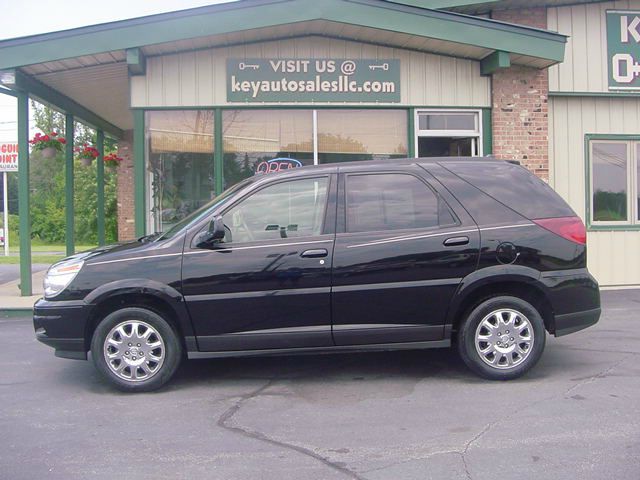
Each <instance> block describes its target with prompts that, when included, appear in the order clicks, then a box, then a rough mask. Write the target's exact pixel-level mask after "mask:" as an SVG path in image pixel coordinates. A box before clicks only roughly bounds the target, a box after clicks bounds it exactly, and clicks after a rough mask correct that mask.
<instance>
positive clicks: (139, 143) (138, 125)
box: [133, 110, 147, 237]
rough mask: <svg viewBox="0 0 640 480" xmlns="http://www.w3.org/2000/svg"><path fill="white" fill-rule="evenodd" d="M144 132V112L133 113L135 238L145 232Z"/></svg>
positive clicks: (135, 111) (136, 111)
mask: <svg viewBox="0 0 640 480" xmlns="http://www.w3.org/2000/svg"><path fill="white" fill-rule="evenodd" d="M144 153H145V132H144V112H143V111H141V110H134V112H133V184H134V212H135V214H134V217H135V232H136V237H142V236H143V235H145V232H146V230H147V215H146V213H147V205H146V203H147V202H146V199H147V196H146V190H147V189H146V181H145V180H146V179H145V159H144Z"/></svg>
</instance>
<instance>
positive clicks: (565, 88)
mask: <svg viewBox="0 0 640 480" xmlns="http://www.w3.org/2000/svg"><path fill="white" fill-rule="evenodd" d="M612 9H620V10H640V0H623V1H617V2H603V3H589V4H581V5H571V6H566V7H556V8H548V9H547V23H548V28H549V30H555V31H557V32H559V33H562V34H564V35H568V36H569V39H568V41H567V46H566V49H565V55H564V62H562V63H560V64H558V65H554V66H553V67H551V68H549V91H551V92H589V93H608V92H609V88H608V81H607V75H608V65H607V23H606V18H605V12H606V11H607V10H612Z"/></svg>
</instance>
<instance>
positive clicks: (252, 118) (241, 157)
mask: <svg viewBox="0 0 640 480" xmlns="http://www.w3.org/2000/svg"><path fill="white" fill-rule="evenodd" d="M222 131H223V139H224V188H225V189H226V188H228V187H230V186H231V185H234V184H236V183H238V182H239V181H240V180H242V179H243V178H247V177H250V176H252V175H254V174H255V172H256V170H257V169H260V168H261V165H260V164H261V163H263V162H268V161H269V160H274V159H276V158H284V159H292V160H297V161H298V162H299V163H300V164H302V165H313V115H312V111H311V110H226V111H225V112H223V125H222Z"/></svg>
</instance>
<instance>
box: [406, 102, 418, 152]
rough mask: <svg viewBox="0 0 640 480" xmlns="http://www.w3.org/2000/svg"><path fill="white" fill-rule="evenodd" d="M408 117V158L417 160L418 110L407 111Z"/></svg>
mask: <svg viewBox="0 0 640 480" xmlns="http://www.w3.org/2000/svg"><path fill="white" fill-rule="evenodd" d="M407 115H408V118H407V130H408V132H407V139H408V140H407V141H408V142H409V145H408V151H407V153H408V155H407V156H408V157H409V158H416V157H417V155H416V120H415V119H416V109H415V108H410V109H409V110H407Z"/></svg>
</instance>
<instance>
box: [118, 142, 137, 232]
mask: <svg viewBox="0 0 640 480" xmlns="http://www.w3.org/2000/svg"><path fill="white" fill-rule="evenodd" d="M118 156H120V157H122V159H123V160H122V163H121V164H120V166H119V167H118V240H119V241H126V240H132V239H134V238H135V237H136V232H135V223H134V221H135V220H134V218H135V217H134V183H133V131H132V130H127V131H126V132H125V136H124V138H123V139H122V140H120V141H119V142H118Z"/></svg>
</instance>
